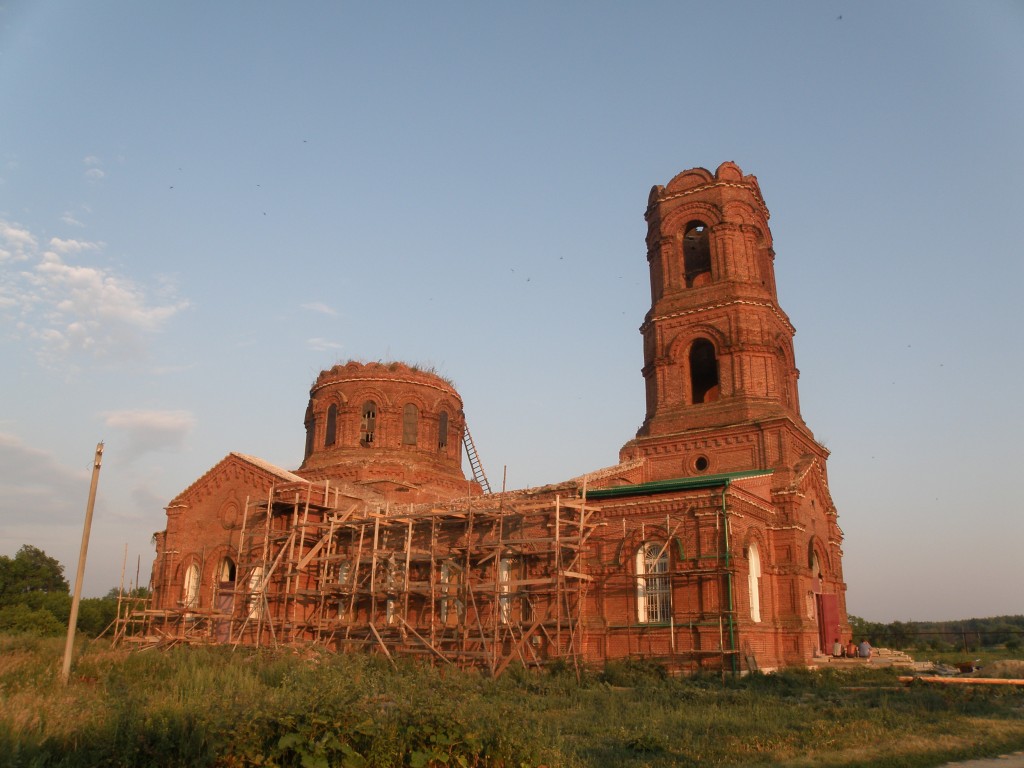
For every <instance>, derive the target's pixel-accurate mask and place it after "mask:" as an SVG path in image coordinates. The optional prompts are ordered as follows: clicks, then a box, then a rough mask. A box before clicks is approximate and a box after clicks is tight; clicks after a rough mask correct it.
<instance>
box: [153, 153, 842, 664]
mask: <svg viewBox="0 0 1024 768" xmlns="http://www.w3.org/2000/svg"><path fill="white" fill-rule="evenodd" d="M646 218H647V221H648V236H647V259H648V264H649V270H650V277H651V299H652V300H651V309H650V311H649V312H648V314H647V316H646V318H645V319H644V322H643V325H642V326H641V333H642V335H643V344H644V368H643V372H642V373H643V378H644V380H645V382H646V392H647V412H646V415H645V419H644V422H643V424H642V426H641V427H640V429H639V431H638V432H637V435H636V437H635V438H634V439H632V440H630V441H629V442H627V443H626V444H625V445H624V446H623V447H622V449H621V451H620V456H619V463H618V464H617V465H615V466H613V467H608V468H605V469H602V470H598V471H596V472H593V473H590V474H588V475H586V476H584V477H581V478H576V479H574V480H570V481H567V482H565V483H562V484H559V485H556V486H551V487H548V488H545V489H540V490H534V491H520V492H509V493H504V494H482V492H481V488H480V486H479V485H478V484H477V483H476V482H474V481H471V480H467V478H466V477H465V474H464V473H463V469H462V453H461V443H462V436H463V432H464V429H465V417H464V414H463V410H462V401H461V398H460V397H459V395H458V393H457V392H456V390H455V389H454V387H453V386H452V385H451V384H450V383H449V382H447V381H445V380H443V379H441V378H440V377H438V376H436V375H434V374H432V373H429V372H425V371H421V370H416V369H414V368H410V367H409V366H406V365H403V364H400V363H393V364H380V363H371V364H368V365H362V364H358V363H354V362H350V363H347V364H345V365H341V366H335V367H334V368H332V369H330V370H328V371H324V372H323V373H321V374H320V376H319V377H318V378H317V381H316V383H315V384H314V386H313V388H312V389H311V391H310V400H309V406H308V408H307V411H306V417H305V424H306V431H307V441H306V452H305V459H304V461H303V463H302V465H301V466H300V467H299V468H298V469H297V470H295V472H294V473H292V472H288V471H286V470H283V469H280V468H278V467H274V466H272V465H270V464H268V463H266V462H262V461H261V460H259V459H256V458H253V457H250V456H245V455H243V454H230V455H229V456H228V457H226V458H225V459H224V460H222V461H221V462H220V463H219V464H217V465H216V466H215V467H214V468H213V469H211V470H210V471H209V472H208V473H207V474H206V475H204V476H203V477H201V478H200V479H199V480H197V481H196V482H195V483H194V484H193V485H192V486H190V487H189V488H188V489H186V490H185V491H183V492H182V493H181V494H179V495H178V496H177V497H176V498H175V499H174V500H173V501H172V502H171V504H170V505H168V507H167V529H166V530H165V531H163V532H161V533H159V534H158V536H157V559H156V562H155V563H154V568H153V586H154V595H155V597H154V604H153V612H152V615H154V616H156V617H157V622H156V623H157V624H160V625H161V626H162V627H163V629H162V630H161V631H163V632H166V633H173V634H176V635H183V636H185V635H188V636H192V637H196V636H203V637H206V638H211V639H216V640H222V641H231V642H281V641H316V642H322V643H326V644H328V645H331V646H332V647H337V648H340V649H348V648H364V647H372V648H377V649H378V650H381V651H382V652H385V653H388V654H390V655H393V654H395V653H423V654H425V655H427V656H429V657H430V658H433V659H437V658H441V659H445V660H447V661H451V662H453V663H464V664H475V665H478V666H487V667H490V669H491V670H492V671H493V672H496V673H497V672H500V671H501V670H502V669H504V668H505V666H507V664H509V663H512V662H515V661H520V662H522V663H526V664H533V663H538V664H541V663H544V662H546V661H548V660H551V659H555V658H566V657H571V658H572V659H573V660H575V661H580V662H583V663H600V662H602V661H604V660H607V659H612V658H624V657H633V656H643V657H648V658H655V659H658V660H660V661H662V662H664V663H667V664H670V665H672V666H674V667H678V668H684V669H693V668H698V667H707V666H712V667H719V666H725V667H726V668H731V669H734V670H740V669H748V668H754V666H755V665H756V666H757V667H760V668H770V667H777V666H781V665H789V664H805V663H808V662H809V661H810V660H811V659H812V658H813V657H814V655H815V654H816V653H817V652H818V651H819V650H820V649H821V648H822V647H828V646H829V645H830V644H831V641H832V639H834V638H836V637H839V638H841V639H844V640H846V639H849V630H848V625H847V620H846V607H845V584H844V583H843V576H842V549H841V544H842V532H841V531H840V529H839V527H838V525H837V521H836V510H835V507H834V505H833V503H832V500H831V497H830V495H829V490H828V479H827V473H826V460H827V458H828V451H827V450H826V449H825V448H824V447H823V446H822V445H821V444H819V443H818V442H817V441H815V439H814V437H813V435H812V433H811V431H810V430H809V429H808V427H807V426H806V424H804V422H803V419H802V417H801V415H800V407H799V398H798V391H797V378H798V371H797V369H796V365H795V360H794V354H793V334H794V329H793V326H792V325H791V323H790V322H789V319H788V318H787V317H786V315H785V313H784V312H783V311H782V309H781V307H780V306H779V304H778V298H777V295H776V290H775V276H774V251H773V248H772V239H771V232H770V230H769V228H768V209H767V207H766V206H765V203H764V201H763V199H762V197H761V193H760V189H759V187H758V184H757V180H756V179H755V178H754V177H753V176H748V175H747V176H745V175H744V174H743V173H742V171H741V170H740V169H739V168H738V167H737V166H736V165H735V164H733V163H724V164H722V165H721V166H720V167H719V168H718V169H717V171H716V172H715V173H714V174H712V173H710V172H708V171H706V170H704V169H701V168H698V169H693V170H689V171H685V172H683V173H681V174H679V175H678V176H676V177H675V178H674V179H672V180H671V181H670V182H669V184H668V185H667V186H665V187H661V186H658V187H655V188H654V189H653V190H652V191H651V195H650V198H649V203H648V208H647V213H646ZM566 448H567V449H568V450H571V449H572V441H571V439H569V440H567V441H566Z"/></svg>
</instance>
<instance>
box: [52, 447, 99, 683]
mask: <svg viewBox="0 0 1024 768" xmlns="http://www.w3.org/2000/svg"><path fill="white" fill-rule="evenodd" d="M102 459H103V443H97V444H96V456H95V458H94V459H93V462H92V482H91V483H90V485H89V501H88V503H87V504H86V505H85V525H84V526H83V527H82V548H81V550H79V553H78V573H77V574H76V575H75V594H74V596H73V597H72V598H71V616H70V618H69V619H68V637H67V641H66V642H65V643H64V666H63V668H62V669H61V673H60V679H61V682H62V683H64V685H67V684H68V679H69V678H70V676H71V651H72V650H73V649H74V646H75V625H76V624H78V604H79V603H80V602H81V601H82V581H83V580H84V578H85V556H86V554H87V553H88V552H89V532H90V531H91V530H92V511H93V508H94V507H95V506H96V487H97V486H98V485H99V482H100V462H101V461H102Z"/></svg>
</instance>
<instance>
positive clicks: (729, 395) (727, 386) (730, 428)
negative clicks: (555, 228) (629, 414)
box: [622, 162, 828, 480]
mask: <svg viewBox="0 0 1024 768" xmlns="http://www.w3.org/2000/svg"><path fill="white" fill-rule="evenodd" d="M768 217H769V213H768V208H767V206H766V205H765V203H764V200H763V198H762V197H761V190H760V187H759V186H758V183H757V179H756V178H755V177H754V176H751V175H744V174H743V172H742V171H741V170H740V168H739V167H738V166H737V165H736V164H735V163H731V162H726V163H723V164H722V165H720V166H719V167H718V169H717V170H716V171H715V173H714V174H711V173H710V172H709V171H707V170H705V169H704V168H695V169H692V170H688V171H683V172H682V173H680V174H679V175H677V176H676V177H675V178H674V179H672V180H671V181H670V182H669V183H668V185H666V186H664V187H662V186H656V187H654V188H653V189H652V190H651V194H650V197H649V200H648V205H647V211H646V214H645V218H646V219H647V224H648V229H647V261H648V264H649V267H650V277H651V309H650V311H649V312H648V313H647V316H646V317H645V319H644V322H643V325H642V326H641V328H640V332H641V333H642V335H643V343H644V367H643V377H644V381H645V384H646V392H647V413H646V416H645V419H644V422H643V425H642V426H641V427H640V429H639V431H638V432H637V437H636V439H635V440H633V441H630V442H629V443H627V444H626V446H624V447H623V450H622V458H623V459H628V458H639V457H640V456H643V457H645V458H647V460H648V461H647V465H648V469H647V470H646V473H647V474H648V477H646V479H647V480H658V479H666V478H670V477H681V476H687V475H694V474H702V473H706V472H710V473H717V472H731V471H739V470H748V469H768V468H775V469H784V468H785V467H787V466H789V467H793V466H794V465H795V464H796V462H797V461H799V460H800V459H801V458H802V457H806V456H807V455H808V454H814V455H817V456H820V457H821V458H822V459H824V458H825V457H826V456H827V453H828V452H827V451H826V450H825V449H824V448H823V447H822V446H820V445H819V444H818V443H816V442H815V441H814V438H813V435H812V434H811V432H810V430H809V429H808V428H807V426H806V425H805V424H804V422H803V419H802V418H801V416H800V404H799V398H798V394H797V377H798V375H799V372H798V371H797V368H796V363H795V360H794V356H793V334H794V333H795V329H794V328H793V325H792V324H791V323H790V321H789V318H788V317H787V316H786V313H785V312H783V311H782V308H781V307H780V306H779V301H778V296H777V295H776V290H775V269H774V258H775V254H774V251H773V249H772V236H771V231H770V230H769V228H768Z"/></svg>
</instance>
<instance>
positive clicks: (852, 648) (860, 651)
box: [832, 637, 871, 659]
mask: <svg viewBox="0 0 1024 768" xmlns="http://www.w3.org/2000/svg"><path fill="white" fill-rule="evenodd" d="M832 655H833V656H834V657H835V658H837V659H839V658H843V657H846V658H849V659H857V658H860V659H870V658H871V643H869V642H868V641H867V638H865V639H863V640H861V641H860V645H857V644H856V643H855V642H853V638H852V637H851V638H850V642H848V643H847V644H846V645H843V644H842V643H841V642H839V638H838V637H837V638H836V639H835V641H834V642H833V643H832Z"/></svg>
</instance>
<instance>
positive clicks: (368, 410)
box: [359, 400, 377, 446]
mask: <svg viewBox="0 0 1024 768" xmlns="http://www.w3.org/2000/svg"><path fill="white" fill-rule="evenodd" d="M362 416H363V419H362V422H361V423H360V425H359V444H360V445H364V446H370V445H373V437H374V433H375V432H376V431H377V404H376V403H375V402H373V400H367V401H366V402H365V403H363V413H362Z"/></svg>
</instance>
